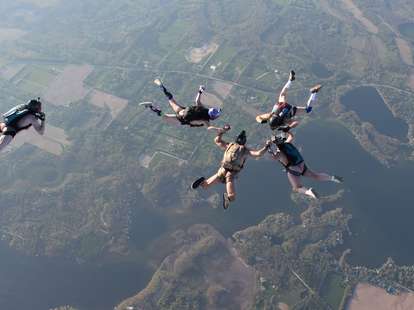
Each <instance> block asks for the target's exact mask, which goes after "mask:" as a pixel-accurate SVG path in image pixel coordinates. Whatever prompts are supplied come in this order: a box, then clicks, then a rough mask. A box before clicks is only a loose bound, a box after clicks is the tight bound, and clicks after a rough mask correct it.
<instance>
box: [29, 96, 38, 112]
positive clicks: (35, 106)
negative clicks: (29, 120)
mask: <svg viewBox="0 0 414 310" xmlns="http://www.w3.org/2000/svg"><path fill="white" fill-rule="evenodd" d="M26 106H27V109H28V110H30V111H32V112H38V110H39V108H40V107H41V106H42V103H41V102H40V98H37V99H32V100H30V101H29V102H28V103H27V105H26Z"/></svg>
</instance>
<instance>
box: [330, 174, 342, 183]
mask: <svg viewBox="0 0 414 310" xmlns="http://www.w3.org/2000/svg"><path fill="white" fill-rule="evenodd" d="M331 180H332V182H335V183H343V182H344V178H343V177H340V176H337V175H333V176H332V179H331Z"/></svg>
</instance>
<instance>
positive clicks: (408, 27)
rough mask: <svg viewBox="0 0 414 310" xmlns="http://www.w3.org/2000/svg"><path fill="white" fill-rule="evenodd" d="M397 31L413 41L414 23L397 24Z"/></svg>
mask: <svg viewBox="0 0 414 310" xmlns="http://www.w3.org/2000/svg"><path fill="white" fill-rule="evenodd" d="M398 31H399V32H400V33H401V34H402V35H403V36H405V37H407V38H408V39H410V40H411V41H413V42H414V23H403V24H401V25H399V26H398Z"/></svg>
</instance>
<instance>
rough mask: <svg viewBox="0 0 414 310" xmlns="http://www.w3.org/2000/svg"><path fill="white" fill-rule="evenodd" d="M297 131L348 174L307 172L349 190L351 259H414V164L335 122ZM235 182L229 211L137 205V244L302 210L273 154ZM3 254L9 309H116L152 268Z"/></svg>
mask: <svg viewBox="0 0 414 310" xmlns="http://www.w3.org/2000/svg"><path fill="white" fill-rule="evenodd" d="M296 136H297V139H296V144H297V146H298V147H299V148H300V149H302V153H303V155H304V157H305V160H306V162H307V165H308V166H309V167H310V168H311V169H313V170H316V171H326V172H330V173H332V174H338V175H342V176H344V177H345V183H344V184H343V185H338V184H333V183H318V182H316V181H313V180H306V179H305V180H304V183H305V184H306V185H311V186H313V187H314V188H315V189H316V190H317V191H318V192H319V193H320V194H322V195H327V194H333V193H335V192H336V191H337V190H338V189H341V188H344V189H345V190H346V194H345V195H344V197H343V198H342V199H340V200H339V201H337V202H335V203H334V204H333V205H330V206H329V207H342V208H344V209H345V212H348V213H351V214H352V215H353V219H352V222H351V230H352V231H353V235H352V236H351V238H349V240H348V244H347V246H349V247H351V248H352V250H353V252H352V255H351V257H350V258H351V261H352V263H355V264H364V265H368V266H378V265H380V264H382V263H383V262H384V261H385V259H386V258H387V257H388V256H392V257H393V258H394V259H395V260H396V261H397V263H400V264H414V248H413V247H412V246H411V245H412V244H414V235H413V234H412V229H411V227H412V219H413V218H414V208H413V205H414V203H413V202H414V199H413V197H412V196H411V192H412V177H413V176H414V165H413V164H412V163H401V164H399V165H398V166H397V167H394V168H391V169H388V168H385V167H383V166H382V165H381V164H379V163H378V161H377V160H375V159H374V158H373V157H372V156H371V155H369V154H368V153H367V152H365V151H364V150H363V149H362V148H361V146H360V145H359V144H358V143H357V142H356V140H355V139H354V138H353V136H352V135H351V134H350V133H349V132H348V131H347V130H346V129H345V128H343V127H342V126H340V125H337V124H336V123H328V122H313V123H311V124H309V125H307V126H304V127H300V128H299V129H298V130H297V132H296ZM252 140H254V139H253V138H252ZM252 142H253V141H252ZM215 168H216V167H212V169H211V171H209V174H212V173H214V172H215V171H216V169H215ZM206 174H207V173H206ZM209 174H208V175H209ZM236 189H237V194H238V197H237V201H236V202H234V203H233V204H232V205H231V207H230V209H229V210H227V211H224V210H223V209H222V208H221V205H219V207H218V208H217V209H213V208H208V207H195V208H193V209H192V210H191V212H189V213H186V214H182V215H177V216H166V215H163V213H156V212H152V211H151V212H150V211H143V212H139V214H137V215H135V216H133V225H132V226H133V227H134V226H137V227H136V229H135V230H132V231H131V234H132V237H133V239H134V242H135V244H136V245H137V246H138V247H142V248H143V249H144V250H145V248H147V247H150V246H151V244H152V243H153V241H155V240H157V239H158V238H159V237H161V236H163V235H166V234H169V233H170V232H172V231H173V230H175V229H177V228H185V227H188V226H190V225H192V224H196V223H209V224H211V225H213V226H214V227H216V228H217V229H218V230H219V231H221V232H222V233H223V234H224V235H226V236H230V235H231V234H233V233H234V232H236V231H237V230H240V229H244V228H246V227H249V226H251V225H256V224H257V223H259V222H260V221H262V220H263V219H264V218H265V217H266V216H267V215H269V214H273V213H278V212H287V213H291V214H293V213H299V212H301V210H303V209H302V208H301V207H300V206H297V205H296V204H294V203H293V202H292V201H291V199H290V193H291V188H290V185H289V183H288V180H287V178H286V174H285V173H284V172H283V171H282V168H281V166H280V165H279V164H278V163H277V162H275V161H272V160H264V159H262V160H258V161H256V160H252V159H250V160H249V161H248V162H247V165H246V168H245V170H244V171H243V172H242V173H241V174H240V177H239V179H238V180H237V184H236ZM223 190H224V186H223V185H217V186H215V187H213V188H211V189H210V190H209V192H210V193H214V192H220V193H222V192H223ZM145 223H147V224H145ZM148 223H152V224H151V225H150V224H148ZM0 258H1V260H2V264H1V265H0V309H10V310H13V309H34V310H36V309H39V310H40V309H49V308H51V307H54V306H58V305H63V304H71V305H74V306H78V307H79V308H80V309H88V310H89V309H92V310H94V309H100V310H105V309H112V308H113V306H114V305H116V304H117V303H118V302H119V301H121V300H122V299H124V298H127V297H130V296H132V295H134V294H135V293H137V292H138V291H140V290H141V289H143V288H144V287H145V286H146V284H147V283H148V281H149V280H150V278H151V276H152V272H153V270H150V269H148V268H147V267H146V266H147V265H148V264H147V263H148V262H137V263H134V264H132V263H121V262H120V263H118V264H111V265H110V264H106V265H101V266H97V265H92V264H91V265H89V264H82V265H78V264H75V263H72V262H65V261H61V260H59V261H58V260H53V259H46V258H39V257H25V256H22V255H20V254H18V253H15V252H14V251H12V250H10V249H9V248H7V247H4V246H1V247H0ZM148 259H151V258H150V257H149V258H148Z"/></svg>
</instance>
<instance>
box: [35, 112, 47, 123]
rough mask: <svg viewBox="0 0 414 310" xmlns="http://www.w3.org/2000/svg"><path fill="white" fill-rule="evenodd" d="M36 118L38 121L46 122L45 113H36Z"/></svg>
mask: <svg viewBox="0 0 414 310" xmlns="http://www.w3.org/2000/svg"><path fill="white" fill-rule="evenodd" d="M36 117H37V118H38V119H40V120H41V121H43V122H44V121H45V120H46V114H45V113H43V112H39V113H37V114H36Z"/></svg>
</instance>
